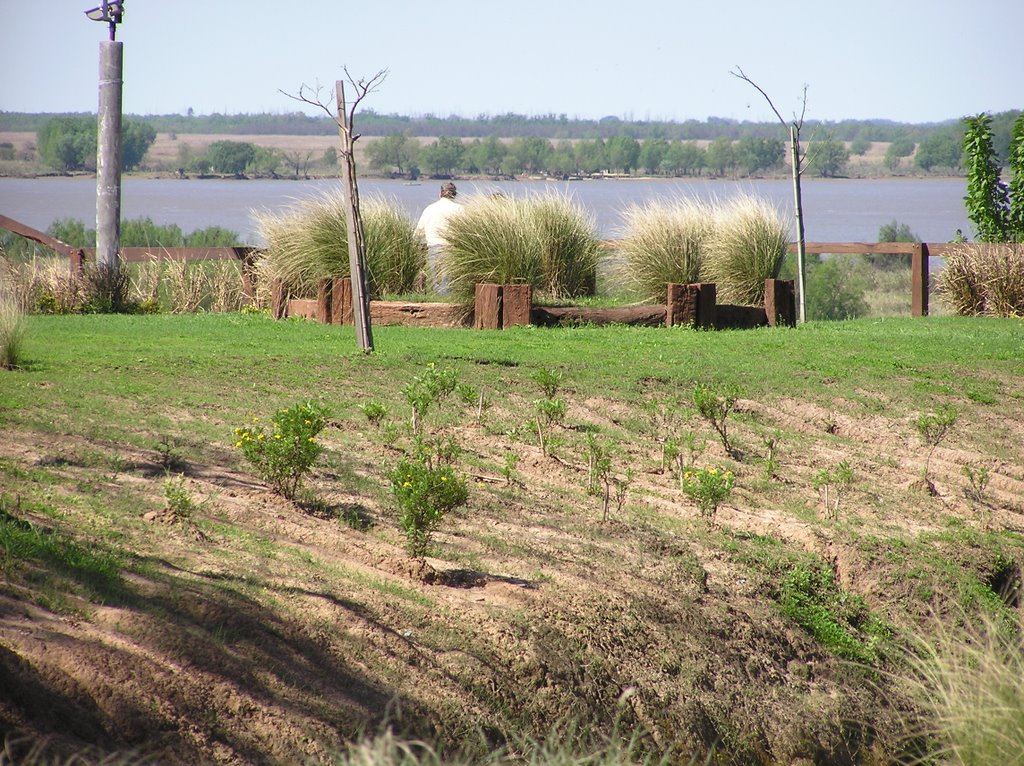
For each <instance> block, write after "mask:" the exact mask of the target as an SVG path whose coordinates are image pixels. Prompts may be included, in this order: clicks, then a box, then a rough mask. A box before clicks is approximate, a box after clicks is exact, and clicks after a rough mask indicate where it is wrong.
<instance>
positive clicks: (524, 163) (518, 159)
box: [509, 136, 553, 173]
mask: <svg viewBox="0 0 1024 766" xmlns="http://www.w3.org/2000/svg"><path fill="white" fill-rule="evenodd" d="M552 151H553V150H552V147H551V143H550V142H549V141H548V140H547V139H546V138H538V137H536V136H528V137H526V138H517V139H516V140H515V141H513V142H512V145H511V147H510V149H509V154H510V155H511V157H512V160H513V164H514V165H515V166H516V167H517V168H519V169H520V170H522V171H523V172H525V173H538V172H540V171H541V170H543V169H544V168H545V167H547V161H548V156H549V155H550V154H551V152H552Z"/></svg>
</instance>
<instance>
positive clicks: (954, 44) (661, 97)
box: [0, 0, 1024, 123]
mask: <svg viewBox="0 0 1024 766" xmlns="http://www.w3.org/2000/svg"><path fill="white" fill-rule="evenodd" d="M99 1H100V0H82V1H81V2H75V1H74V0H0V11H2V13H0V111H8V112H95V111H96V104H97V80H98V55H99V53H98V51H99V43H100V41H102V40H105V39H106V38H107V27H106V25H105V24H103V23H97V22H94V21H90V20H89V19H87V18H86V16H85V15H84V11H85V10H87V9H89V8H90V7H92V6H93V4H99ZM1022 35H1024V1H1022V0H849V1H847V2H842V3H839V2H834V0H817V1H816V2H804V1H798V0H776V1H775V2H764V1H762V0H717V2H699V3H698V2H692V1H690V2H688V1H687V0H631V2H621V1H620V0H616V1H615V2H613V1H612V0H587V2H578V1H572V0H517V1H516V2H510V3H496V2H493V1H492V0H473V1H471V2H465V1H464V0H445V2H438V1H437V0H390V1H388V0H362V1H361V2H359V3H355V2H351V0H277V1H276V2H269V1H267V0H246V1H242V0H207V1H206V2H200V1H199V0H125V16H124V23H123V24H121V25H120V26H119V27H118V32H117V38H118V40H120V41H121V42H123V44H124V54H123V55H124V91H123V111H124V112H125V113H127V114H139V115H145V114H184V113H186V112H187V111H188V110H189V109H192V110H194V112H195V113H196V114H213V113H221V114H237V113H262V112H270V113H286V112H294V111H305V112H307V113H310V114H317V113H318V112H316V111H315V110H312V109H309V108H303V105H301V104H299V103H298V102H296V101H293V100H291V99H289V98H288V97H287V96H286V95H285V93H291V94H295V93H297V92H298V91H299V89H300V87H301V86H303V85H308V86H313V87H315V86H316V85H317V84H320V85H321V86H322V87H323V92H322V94H323V96H324V98H323V100H324V101H326V102H328V103H330V101H331V93H332V92H333V87H334V82H335V81H336V80H338V79H341V78H343V77H344V76H345V71H344V68H345V67H347V68H348V71H349V72H350V73H351V74H352V75H353V76H354V77H355V78H356V79H359V78H361V77H368V76H372V75H373V74H375V73H376V72H378V71H380V70H384V69H386V70H388V75H387V78H386V79H385V80H384V82H383V83H382V84H381V85H380V87H379V89H378V90H377V91H376V92H374V93H372V94H371V95H370V96H369V97H368V98H367V99H366V100H365V101H364V105H365V106H366V107H368V108H372V109H373V110H374V111H376V112H378V113H382V114H391V113H396V114H403V115H414V116H415V115H424V114H434V115H437V116H442V117H443V116H448V115H453V114H455V115H461V116H465V117H476V116H477V115H481V114H485V115H495V114H504V113H506V112H515V113H518V114H525V115H546V114H565V115H566V116H568V117H570V118H577V117H578V118H591V119H592V118H601V117H605V116H615V117H619V118H622V119H629V120H676V121H682V120H687V119H696V120H701V121H703V120H705V119H707V118H708V117H721V118H727V119H734V120H740V121H744V120H750V121H755V122H761V121H770V120H774V119H775V116H774V114H773V113H772V111H771V109H770V108H769V106H768V104H767V102H766V101H765V100H764V98H763V97H762V96H761V95H760V94H759V93H758V92H757V91H755V90H754V89H753V88H752V87H751V86H750V85H748V84H747V83H744V82H742V81H741V80H739V79H737V78H736V77H734V76H732V75H730V71H732V70H735V69H736V67H741V68H742V69H743V71H744V72H746V74H747V75H749V76H750V77H751V78H752V79H753V80H754V81H756V82H757V83H758V84H759V85H760V86H761V87H762V88H763V89H764V90H765V91H766V92H767V93H768V94H769V95H770V96H771V98H772V100H773V101H774V103H775V106H776V107H777V108H778V110H779V111H780V112H781V113H782V116H783V117H785V118H786V119H787V120H788V119H791V118H792V117H793V116H794V114H796V113H798V112H799V111H800V109H801V97H802V94H803V90H804V86H805V85H806V86H807V109H806V116H807V119H809V120H825V121H836V120H842V119H847V118H849V119H886V120H893V121H896V122H909V123H927V122H941V121H945V120H950V119H957V118H960V117H962V116H964V115H968V114H977V113H979V112H982V111H988V112H1001V111H1005V110H1008V109H1020V108H1022V107H1024V44H1022V43H1021V36H1022ZM282 91H284V93H282Z"/></svg>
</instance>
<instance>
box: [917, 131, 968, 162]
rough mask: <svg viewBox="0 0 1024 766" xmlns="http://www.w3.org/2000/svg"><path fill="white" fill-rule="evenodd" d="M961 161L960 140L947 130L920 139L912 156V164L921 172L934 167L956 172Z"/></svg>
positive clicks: (961, 147)
mask: <svg viewBox="0 0 1024 766" xmlns="http://www.w3.org/2000/svg"><path fill="white" fill-rule="evenodd" d="M962 161H963V145H962V140H961V139H960V138H959V137H958V136H957V135H956V134H955V133H953V132H952V131H949V130H944V131H942V132H941V133H932V134H931V135H929V136H927V137H925V138H924V139H922V140H921V143H920V144H918V147H917V154H915V155H914V164H915V165H917V166H918V167H919V168H921V169H922V170H931V169H932V168H936V167H939V168H949V169H950V170H956V169H958V168H959V167H960V163H961V162H962Z"/></svg>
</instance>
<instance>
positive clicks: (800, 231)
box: [789, 125, 807, 324]
mask: <svg viewBox="0 0 1024 766" xmlns="http://www.w3.org/2000/svg"><path fill="white" fill-rule="evenodd" d="M789 138H790V147H791V149H792V152H793V199H794V205H795V208H796V284H797V321H798V322H800V324H803V323H804V322H806V321H807V310H806V305H807V301H806V296H807V287H806V285H807V257H806V253H805V252H804V205H803V200H802V199H801V197H800V133H799V132H798V131H797V128H796V125H790V126H789Z"/></svg>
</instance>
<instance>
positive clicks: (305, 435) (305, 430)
mask: <svg viewBox="0 0 1024 766" xmlns="http://www.w3.org/2000/svg"><path fill="white" fill-rule="evenodd" d="M327 417H328V414H327V412H326V411H325V410H324V409H323V408H322V407H321V406H319V405H317V404H313V403H311V402H305V403H302V404H296V405H294V406H293V407H290V408H288V409H284V410H279V411H278V412H277V413H276V414H274V415H273V417H271V422H272V423H273V431H272V432H270V433H268V432H267V430H266V429H265V428H264V427H263V426H262V425H261V424H260V422H259V418H253V422H252V423H251V424H250V425H248V426H244V427H242V428H236V429H235V431H234V434H235V447H236V448H237V449H240V450H241V451H242V454H243V455H245V458H246V460H248V461H249V462H250V463H251V464H252V465H253V466H254V467H255V468H256V470H257V471H258V472H259V474H260V477H261V478H262V479H263V480H264V481H266V482H267V483H269V484H270V485H271V487H272V488H273V489H274V491H275V492H277V493H279V494H281V495H283V496H284V497H286V498H288V499H289V500H294V499H295V497H296V495H297V493H298V491H299V487H300V486H301V484H302V477H303V476H304V475H305V474H306V473H307V472H308V471H309V469H310V468H312V467H313V463H315V462H316V459H317V458H318V457H320V453H321V452H323V449H324V448H323V445H321V444H320V443H319V442H317V440H316V437H317V436H318V435H319V433H320V432H321V431H322V430H323V429H324V427H325V426H326V425H327Z"/></svg>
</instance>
